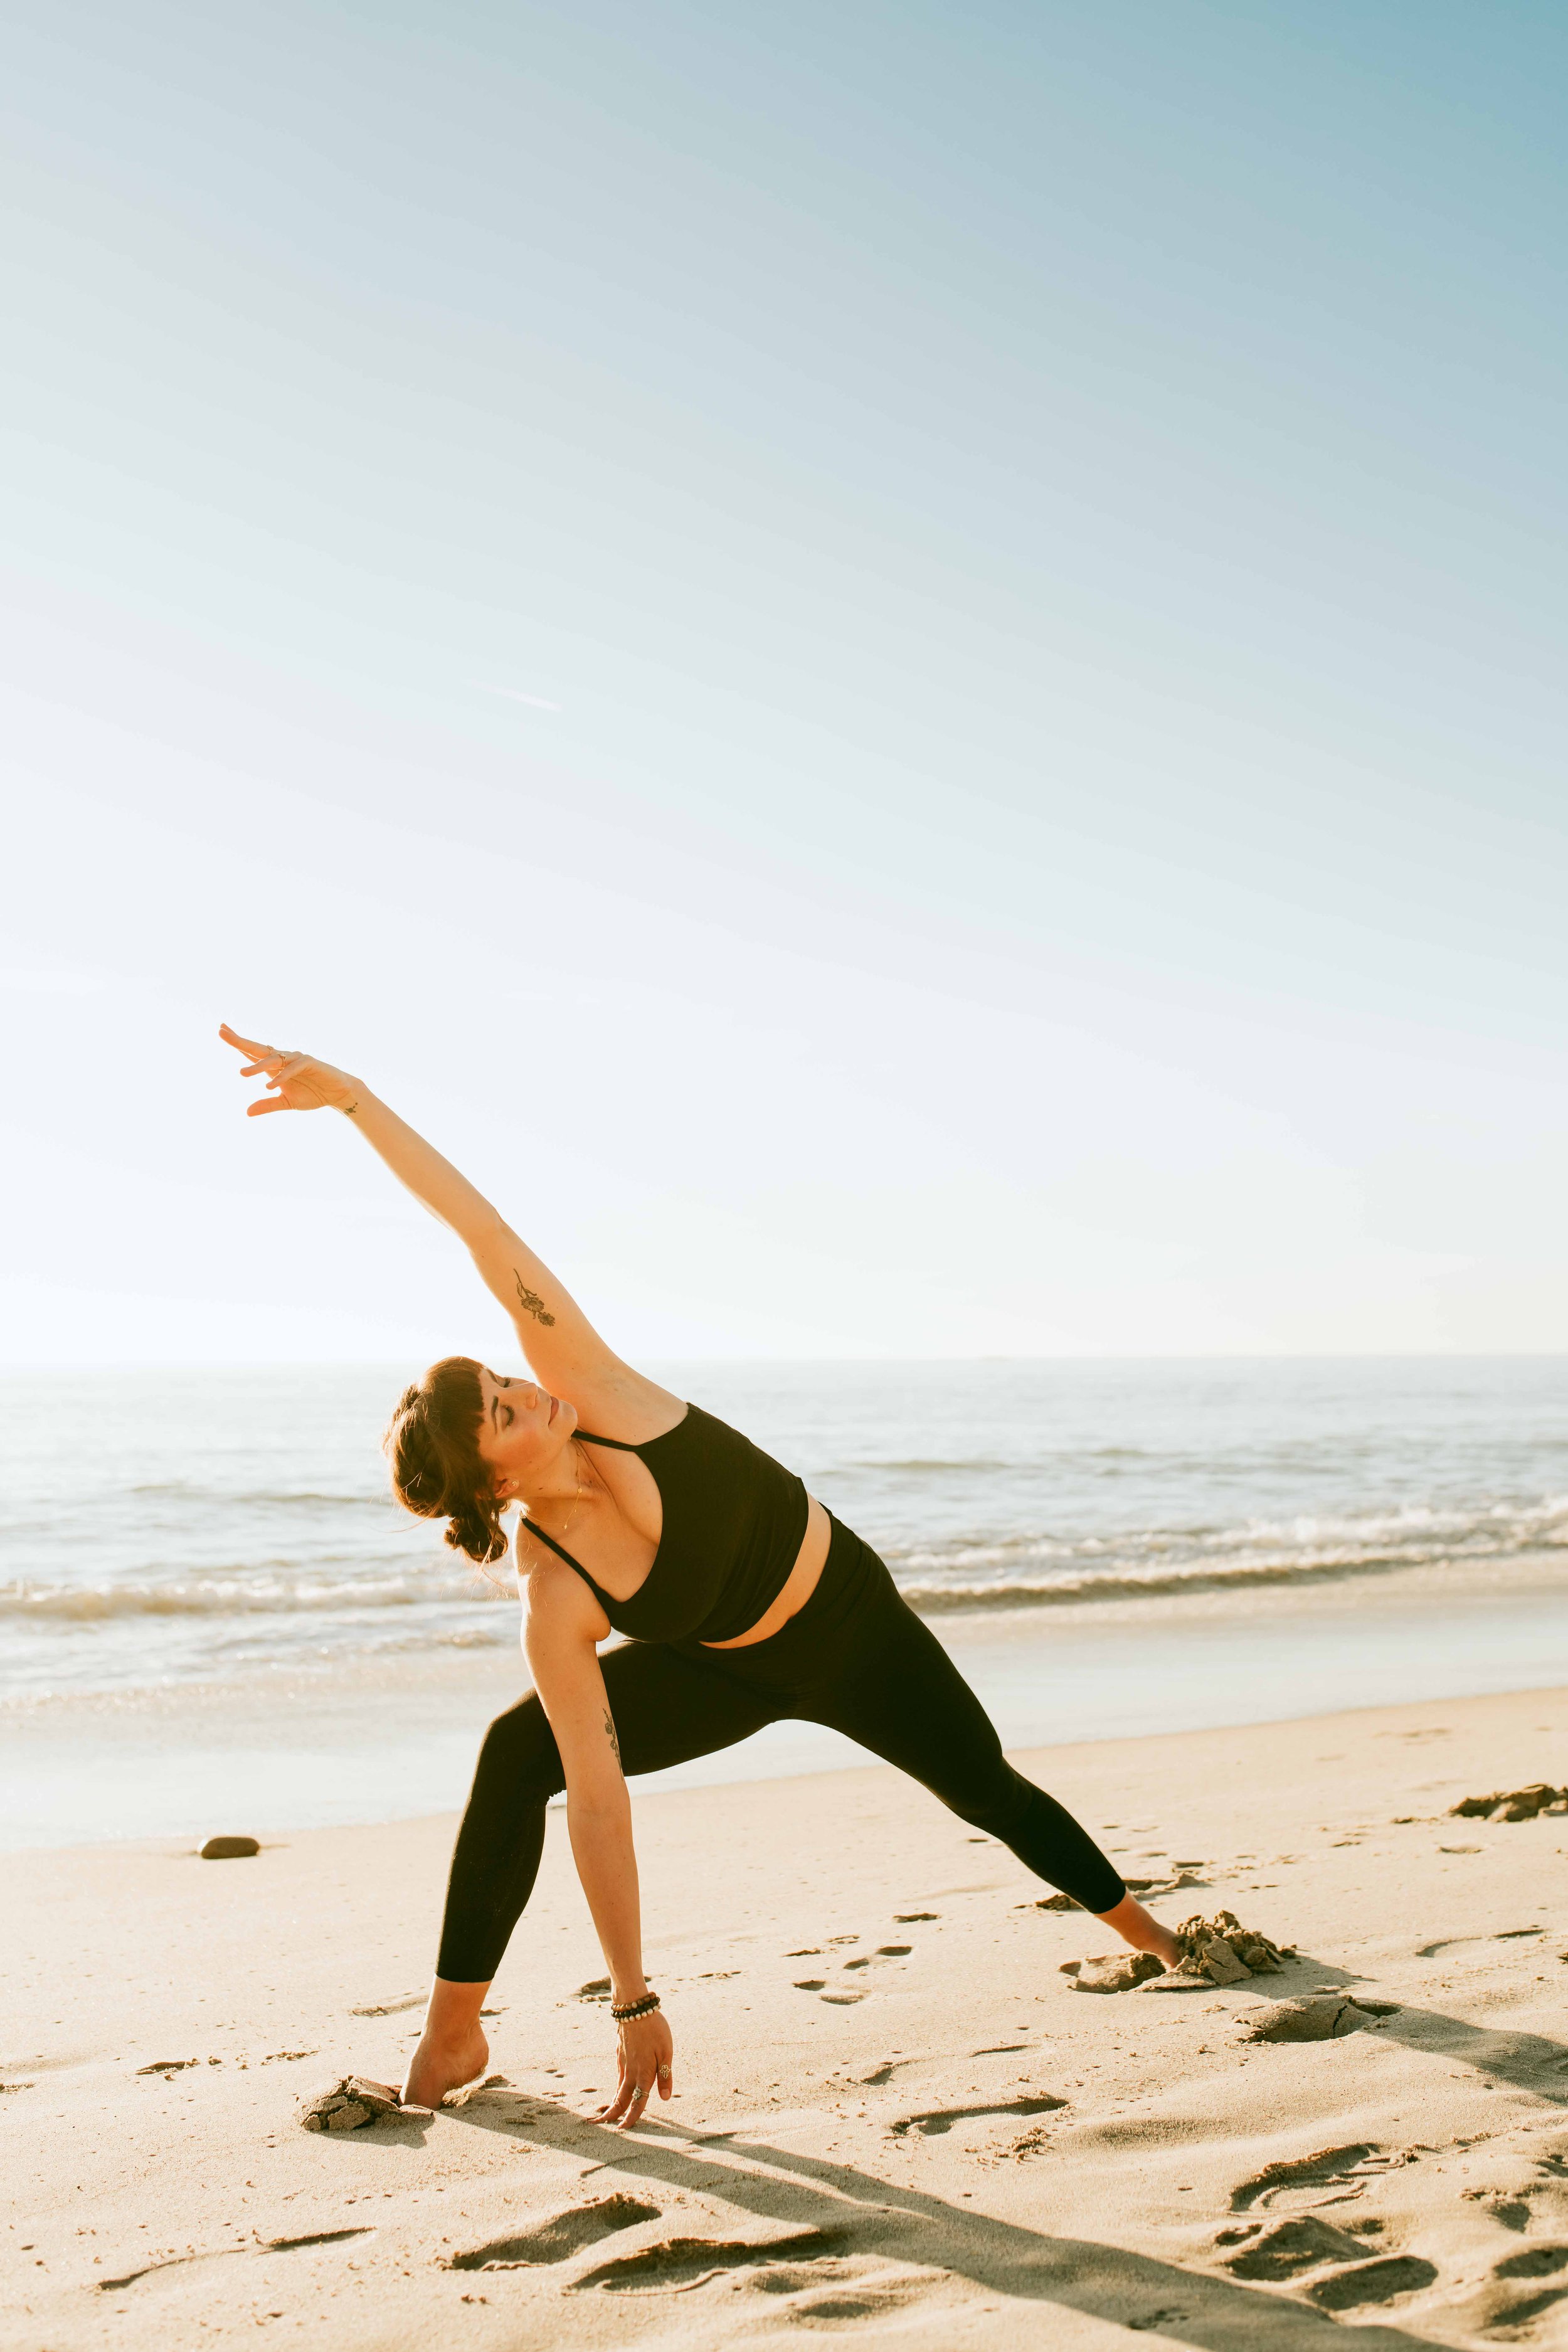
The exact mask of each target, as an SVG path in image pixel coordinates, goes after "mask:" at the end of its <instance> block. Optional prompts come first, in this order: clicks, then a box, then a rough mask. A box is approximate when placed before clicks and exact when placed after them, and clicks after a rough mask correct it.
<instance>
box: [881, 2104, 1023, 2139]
mask: <svg viewBox="0 0 1568 2352" xmlns="http://www.w3.org/2000/svg"><path fill="white" fill-rule="evenodd" d="M1066 2105H1067V2101H1066V2100H1065V2099H1053V2098H1050V2097H1048V2096H1047V2097H1041V2098H1034V2099H994V2100H989V2101H987V2102H985V2103H984V2105H979V2106H973V2107H928V2108H927V2109H926V2110H925V2112H924V2113H923V2114H921V2115H918V2116H900V2117H899V2119H898V2121H897V2122H896V2123H891V2124H889V2126H888V2129H889V2132H891V2133H892V2135H893V2137H894V2138H895V2139H903V2138H906V2137H908V2135H909V2134H910V2132H918V2133H919V2135H920V2137H921V2138H922V2139H938V2138H940V2137H942V2134H943V2133H944V2132H950V2131H951V2130H952V2127H953V2125H954V2124H966V2123H973V2122H974V2121H976V2120H977V2119H978V2118H980V2117H982V2116H1047V2115H1050V2114H1053V2113H1054V2112H1055V2110H1056V2109H1057V2108H1058V2107H1065V2106H1066Z"/></svg>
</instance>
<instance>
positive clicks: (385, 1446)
mask: <svg viewBox="0 0 1568 2352" xmlns="http://www.w3.org/2000/svg"><path fill="white" fill-rule="evenodd" d="M483 1415H484V1398H483V1393H482V1391H481V1390H480V1388H479V1366H478V1364H477V1363H476V1362H475V1361H474V1360H473V1358H472V1356H443V1358H442V1359H441V1361H440V1362H439V1363H438V1364H432V1365H431V1367H430V1369H429V1370H428V1371H427V1372H426V1375H425V1377H424V1379H423V1380H422V1381H418V1382H416V1385H415V1386H414V1387H413V1388H407V1389H405V1390H404V1391H403V1394H402V1395H401V1396H400V1397H399V1398H398V1400H397V1406H396V1410H395V1412H394V1413H393V1416H392V1419H391V1421H390V1422H389V1423H387V1426H386V1433H385V1435H384V1437H383V1439H382V1441H381V1447H382V1452H383V1453H384V1454H385V1455H386V1457H387V1460H388V1461H389V1462H390V1463H391V1465H392V1491H393V1493H394V1494H395V1496H396V1497H397V1499H398V1501H399V1502H400V1503H401V1504H402V1505H403V1507H404V1509H405V1511H413V1512H414V1513H416V1516H417V1517H420V1518H422V1519H445V1520H446V1521H447V1530H446V1533H447V1542H448V1543H449V1544H450V1545H451V1546H452V1547H453V1549H455V1550H457V1551H461V1552H467V1554H468V1558H469V1559H475V1560H478V1561H479V1565H480V1566H481V1568H488V1567H489V1564H490V1562H491V1560H494V1559H500V1558H501V1556H502V1555H503V1553H504V1552H505V1550H506V1548H507V1538H506V1535H505V1532H504V1530H503V1528H502V1527H501V1524H500V1515H501V1513H502V1511H503V1510H504V1509H505V1508H506V1506H505V1504H504V1503H503V1502H502V1500H501V1498H500V1496H498V1495H497V1494H496V1492H495V1489H494V1486H493V1483H492V1473H491V1471H490V1469H489V1465H488V1464H487V1463H486V1462H485V1461H484V1459H483V1458H482V1456H481V1454H480V1453H479V1423H480V1421H481V1420H482V1418H483Z"/></svg>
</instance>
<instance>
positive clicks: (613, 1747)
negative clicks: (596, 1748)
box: [605, 1707, 625, 1769]
mask: <svg viewBox="0 0 1568 2352" xmlns="http://www.w3.org/2000/svg"><path fill="white" fill-rule="evenodd" d="M605 1738H606V1739H607V1740H608V1741H609V1743H610V1753H611V1755H612V1756H613V1757H614V1758H615V1759H616V1763H617V1764H619V1763H620V1760H621V1743H620V1741H619V1740H618V1739H617V1738H616V1719H615V1717H614V1716H613V1715H612V1714H611V1713H610V1710H609V1708H608V1707H606V1708H605ZM623 1769H625V1768H624V1767H623Z"/></svg>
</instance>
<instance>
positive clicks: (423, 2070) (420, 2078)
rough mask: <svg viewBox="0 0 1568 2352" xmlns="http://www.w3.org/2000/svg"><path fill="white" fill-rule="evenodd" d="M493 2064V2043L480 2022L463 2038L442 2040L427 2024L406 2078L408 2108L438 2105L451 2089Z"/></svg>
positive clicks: (404, 2095) (406, 2104)
mask: <svg viewBox="0 0 1568 2352" xmlns="http://www.w3.org/2000/svg"><path fill="white" fill-rule="evenodd" d="M489 2063H490V2045H489V2042H487V2041H486V2040H485V2037H484V2034H483V2032H482V2031H481V2029H480V2027H479V2023H478V2022H477V2021H476V2022H475V2023H474V2024H473V2025H472V2026H471V2027H470V2028H469V2030H468V2032H467V2033H466V2034H464V2035H463V2037H462V2039H461V2040H460V2041H450V2040H438V2039H435V2038H433V2037H432V2035H431V2032H430V2029H429V2027H428V2026H426V2029H425V2032H424V2033H423V2034H422V2035H421V2036H420V2041H419V2047H418V2049H417V2050H416V2052H415V2053H414V2055H413V2057H412V2058H411V2059H410V2060H409V2062H408V2073H407V2074H406V2075H405V2078H404V2084H403V2104H404V2105H405V2107H438V2106H439V2105H440V2104H441V2102H442V2100H443V2099H444V2098H445V2097H446V2095H447V2092H448V2091H458V2090H461V2088H462V2086H463V2084H465V2083H471V2082H472V2081H473V2080H474V2078H475V2076H476V2075H478V2074H483V2073H484V2071H485V2068H486V2067H487V2066H488V2065H489Z"/></svg>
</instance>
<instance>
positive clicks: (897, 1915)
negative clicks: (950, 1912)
mask: <svg viewBox="0 0 1568 2352" xmlns="http://www.w3.org/2000/svg"><path fill="white" fill-rule="evenodd" d="M941 1917H942V1913H941V1912H940V1911H895V1912H894V1914H893V1925H894V1927H914V1925H915V1924H916V1922H917V1921H918V1920H921V1919H940V1918H941Z"/></svg>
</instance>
